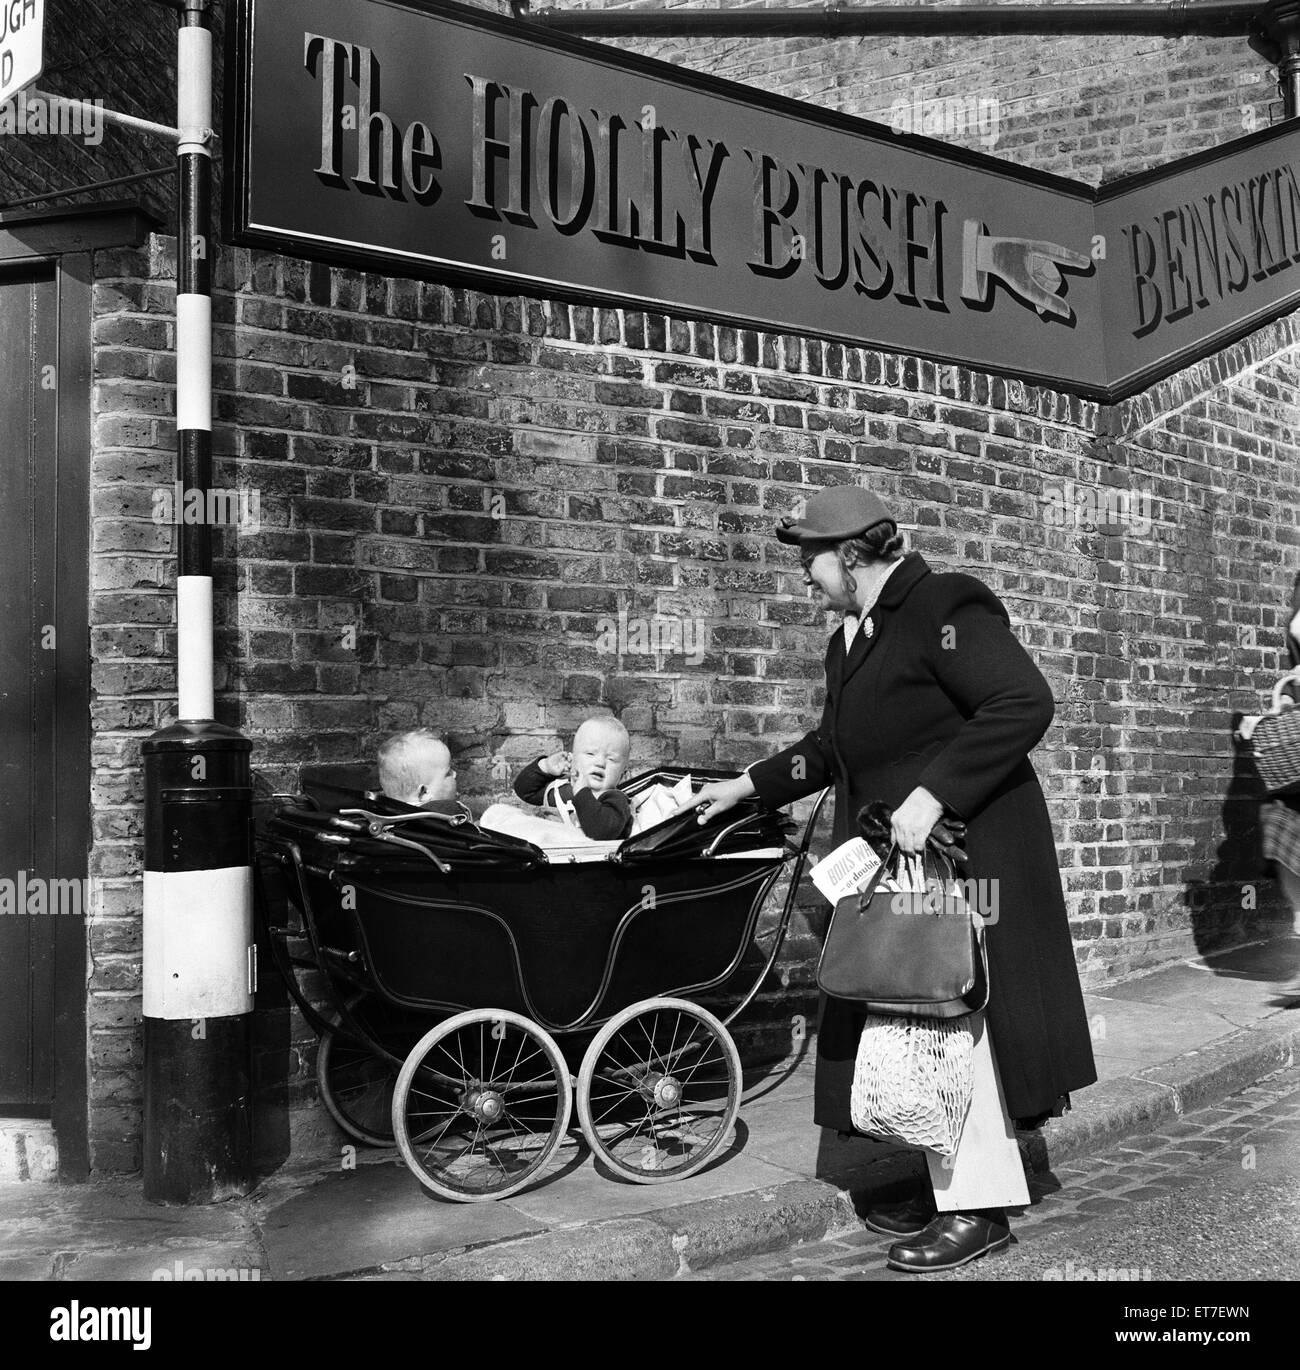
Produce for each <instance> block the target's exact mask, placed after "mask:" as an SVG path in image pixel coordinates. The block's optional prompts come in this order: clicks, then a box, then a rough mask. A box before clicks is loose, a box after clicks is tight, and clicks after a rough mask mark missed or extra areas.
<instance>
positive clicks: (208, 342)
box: [176, 295, 212, 433]
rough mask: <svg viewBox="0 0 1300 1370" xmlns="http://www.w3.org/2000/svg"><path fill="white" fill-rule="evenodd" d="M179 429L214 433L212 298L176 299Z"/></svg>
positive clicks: (188, 297)
mask: <svg viewBox="0 0 1300 1370" xmlns="http://www.w3.org/2000/svg"><path fill="white" fill-rule="evenodd" d="M176 427H177V428H180V429H187V428H188V429H190V430H192V431H196V432H200V433H210V432H211V431H212V299H211V297H210V296H208V295H177V297H176Z"/></svg>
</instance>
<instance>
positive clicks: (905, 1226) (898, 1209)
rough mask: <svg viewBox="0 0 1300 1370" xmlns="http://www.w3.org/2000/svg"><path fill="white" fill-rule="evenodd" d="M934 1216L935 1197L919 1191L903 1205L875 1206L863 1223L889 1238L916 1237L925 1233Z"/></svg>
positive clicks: (868, 1210)
mask: <svg viewBox="0 0 1300 1370" xmlns="http://www.w3.org/2000/svg"><path fill="white" fill-rule="evenodd" d="M934 1216H935V1213H934V1198H933V1196H932V1195H930V1194H927V1193H925V1192H924V1191H923V1190H920V1189H918V1190H917V1192H916V1193H915V1194H913V1195H912V1197H911V1198H910V1199H904V1200H903V1201H902V1202H901V1203H892V1204H875V1205H873V1206H872V1207H871V1208H869V1209H867V1211H866V1213H865V1214H864V1215H863V1218H862V1221H863V1222H864V1223H866V1225H867V1226H868V1227H869V1228H870V1229H871V1230H872V1231H873V1232H883V1233H884V1234H885V1235H886V1236H887V1237H914V1236H915V1235H916V1234H917V1233H918V1232H924V1231H925V1229H926V1227H927V1226H928V1225H929V1224H930V1223H931V1222H933V1221H934Z"/></svg>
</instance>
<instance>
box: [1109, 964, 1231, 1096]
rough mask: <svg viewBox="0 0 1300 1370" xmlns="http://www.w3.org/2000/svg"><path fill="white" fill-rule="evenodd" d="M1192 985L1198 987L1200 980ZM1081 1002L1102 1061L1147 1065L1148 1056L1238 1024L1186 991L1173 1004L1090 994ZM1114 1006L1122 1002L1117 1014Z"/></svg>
mask: <svg viewBox="0 0 1300 1370" xmlns="http://www.w3.org/2000/svg"><path fill="white" fill-rule="evenodd" d="M1188 974H1189V976H1190V975H1192V974H1193V972H1190V971H1189V972H1188ZM1195 984H1196V985H1197V986H1199V985H1200V984H1201V981H1200V980H1199V979H1198V980H1196V981H1195ZM1086 1003H1087V1009H1088V1021H1089V1022H1090V1023H1092V1024H1093V1042H1092V1051H1093V1055H1094V1057H1096V1058H1097V1059H1098V1060H1099V1061H1106V1062H1108V1063H1109V1062H1110V1061H1111V1060H1112V1059H1114V1060H1119V1061H1122V1062H1125V1063H1136V1064H1137V1065H1138V1066H1143V1065H1147V1064H1148V1063H1149V1062H1150V1061H1151V1060H1152V1059H1153V1058H1154V1059H1156V1060H1165V1059H1166V1058H1167V1057H1170V1056H1177V1055H1178V1054H1179V1053H1180V1052H1184V1051H1190V1050H1192V1049H1193V1048H1194V1047H1198V1046H1204V1045H1206V1044H1208V1043H1210V1042H1214V1041H1217V1040H1218V1039H1219V1038H1221V1037H1226V1036H1227V1035H1228V1034H1229V1033H1231V1032H1235V1031H1237V1030H1238V1029H1239V1028H1240V1027H1242V1026H1243V1024H1242V1023H1238V1022H1232V1021H1230V1020H1229V1019H1227V1018H1225V1017H1224V1015H1223V1014H1222V1013H1220V1012H1217V1011H1215V1010H1214V1009H1210V1008H1206V1007H1203V1006H1201V1005H1200V1003H1199V1001H1198V1000H1197V999H1196V998H1195V997H1193V996H1192V995H1191V994H1188V995H1187V997H1186V998H1184V999H1183V1000H1181V1001H1177V1002H1174V1003H1154V1002H1151V1001H1149V1000H1146V999H1127V1000H1122V999H1117V998H1110V997H1109V996H1104V995H1090V996H1089V997H1088V999H1087V1001H1086ZM1120 1004H1123V1005H1124V1012H1123V1013H1120V1012H1118V1011H1117V1010H1118V1007H1119V1005H1120ZM1098 1073H1099V1074H1100V1072H1098Z"/></svg>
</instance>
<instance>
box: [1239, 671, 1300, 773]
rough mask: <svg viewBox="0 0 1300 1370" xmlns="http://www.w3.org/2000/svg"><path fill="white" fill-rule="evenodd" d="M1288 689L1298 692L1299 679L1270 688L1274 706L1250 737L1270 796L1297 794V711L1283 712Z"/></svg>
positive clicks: (1299, 719)
mask: <svg viewBox="0 0 1300 1370" xmlns="http://www.w3.org/2000/svg"><path fill="white" fill-rule="evenodd" d="M1288 685H1292V686H1295V687H1296V688H1297V690H1298V691H1300V676H1297V675H1296V674H1295V673H1291V674H1288V675H1284V676H1283V677H1282V679H1281V680H1279V681H1278V682H1277V684H1276V685H1274V686H1273V706H1272V708H1271V709H1270V711H1269V712H1268V713H1266V714H1265V715H1264V716H1263V718H1261V719H1260V720H1259V721H1258V722H1257V723H1256V724H1255V728H1254V731H1253V732H1252V733H1251V734H1250V750H1251V755H1252V756H1253V757H1254V761H1255V769H1256V771H1258V772H1259V778H1260V780H1262V781H1263V783H1264V789H1265V790H1266V791H1267V792H1268V793H1269V794H1271V795H1278V794H1295V793H1296V792H1297V791H1300V707H1294V708H1290V709H1286V710H1283V708H1282V691H1283V689H1284V688H1285V687H1286V686H1288Z"/></svg>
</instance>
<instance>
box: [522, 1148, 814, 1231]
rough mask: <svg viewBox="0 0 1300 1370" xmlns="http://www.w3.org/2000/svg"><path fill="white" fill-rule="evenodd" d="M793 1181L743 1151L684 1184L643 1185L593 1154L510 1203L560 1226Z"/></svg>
mask: <svg viewBox="0 0 1300 1370" xmlns="http://www.w3.org/2000/svg"><path fill="white" fill-rule="evenodd" d="M790 1178H791V1177H790V1172H789V1171H787V1170H782V1169H779V1168H778V1167H777V1166H773V1165H769V1164H768V1163H767V1162H766V1161H763V1160H759V1159H757V1158H755V1157H753V1156H750V1155H747V1154H745V1153H744V1152H741V1153H739V1154H735V1153H732V1154H728V1155H723V1156H722V1157H720V1158H719V1159H718V1160H717V1161H716V1162H714V1163H713V1164H712V1165H710V1166H707V1167H706V1168H705V1169H704V1170H702V1171H700V1172H699V1173H698V1174H695V1175H688V1176H687V1177H686V1178H685V1179H684V1180H671V1181H668V1182H666V1183H664V1184H660V1185H642V1184H634V1183H632V1182H630V1181H628V1180H620V1179H617V1178H615V1177H612V1176H609V1175H606V1174H605V1173H603V1171H601V1170H598V1169H597V1168H596V1165H595V1162H594V1161H593V1160H592V1158H591V1157H590V1156H588V1157H587V1158H586V1160H585V1161H584V1162H583V1163H582V1165H581V1166H579V1167H578V1168H577V1169H576V1170H574V1171H572V1172H571V1173H570V1174H567V1175H565V1176H564V1177H563V1178H562V1179H560V1180H558V1181H557V1182H556V1183H555V1184H552V1185H548V1186H545V1187H542V1188H537V1189H529V1190H525V1191H524V1192H523V1193H522V1194H516V1195H514V1196H513V1197H512V1198H509V1199H507V1200H505V1202H506V1203H508V1204H509V1205H510V1207H511V1208H513V1209H514V1210H515V1211H516V1212H517V1213H521V1214H523V1215H524V1216H525V1217H527V1218H530V1219H532V1220H533V1221H534V1222H536V1223H539V1224H540V1225H542V1226H545V1227H555V1226H558V1225H560V1224H562V1223H565V1222H572V1221H573V1215H574V1214H576V1213H581V1214H582V1215H583V1220H584V1221H597V1220H599V1219H603V1218H618V1217H629V1216H632V1215H634V1214H640V1213H648V1212H652V1211H654V1210H657V1209H661V1208H663V1207H664V1203H665V1197H666V1195H667V1194H668V1193H671V1202H673V1203H678V1204H680V1203H696V1202H701V1201H703V1200H705V1199H716V1198H719V1197H721V1196H723V1195H727V1194H738V1193H745V1192H747V1191H749V1190H754V1189H762V1188H764V1187H768V1188H770V1187H771V1186H773V1185H777V1184H781V1183H783V1182H784V1181H786V1180H788V1179H790Z"/></svg>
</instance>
